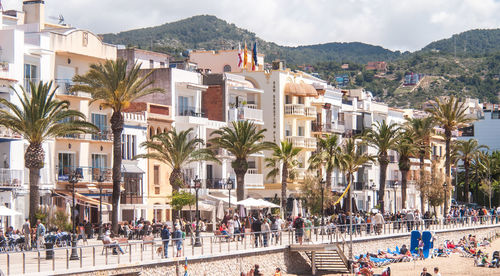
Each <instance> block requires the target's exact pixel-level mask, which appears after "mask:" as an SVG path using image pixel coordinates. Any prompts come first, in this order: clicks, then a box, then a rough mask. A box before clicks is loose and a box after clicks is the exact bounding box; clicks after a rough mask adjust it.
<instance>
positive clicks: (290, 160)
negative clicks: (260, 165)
mask: <svg viewBox="0 0 500 276" xmlns="http://www.w3.org/2000/svg"><path fill="white" fill-rule="evenodd" d="M280 145H281V147H280V146H278V145H276V146H275V147H274V152H273V154H272V156H271V157H268V158H266V163H267V164H266V167H268V168H271V170H270V171H269V173H268V174H267V178H275V177H276V176H277V175H278V174H279V171H280V164H281V165H282V170H281V208H283V214H284V213H285V211H286V186H287V180H288V178H290V179H293V178H294V177H293V176H294V173H293V171H294V169H295V168H296V167H297V166H298V164H299V161H298V160H297V156H298V155H299V153H300V151H301V149H300V148H295V147H294V146H293V143H291V142H289V141H288V140H284V141H282V142H281V144H280ZM290 172H292V173H291V174H290ZM290 175H291V176H292V177H289V176H290Z"/></svg>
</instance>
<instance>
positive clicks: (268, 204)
mask: <svg viewBox="0 0 500 276" xmlns="http://www.w3.org/2000/svg"><path fill="white" fill-rule="evenodd" d="M257 201H258V202H259V204H260V207H261V208H279V207H280V206H279V205H276V204H274V203H272V202H269V201H267V200H263V199H257Z"/></svg>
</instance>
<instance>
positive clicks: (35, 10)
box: [23, 0, 45, 30]
mask: <svg viewBox="0 0 500 276" xmlns="http://www.w3.org/2000/svg"><path fill="white" fill-rule="evenodd" d="M23 11H24V13H25V17H24V24H39V27H38V29H39V30H42V29H44V27H45V1H43V0H30V1H24V2H23Z"/></svg>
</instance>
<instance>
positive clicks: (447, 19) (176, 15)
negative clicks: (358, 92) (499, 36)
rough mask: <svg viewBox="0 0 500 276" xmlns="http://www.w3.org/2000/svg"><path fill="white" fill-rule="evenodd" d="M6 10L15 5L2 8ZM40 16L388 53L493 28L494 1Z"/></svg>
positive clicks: (297, 1) (286, 4)
mask: <svg viewBox="0 0 500 276" xmlns="http://www.w3.org/2000/svg"><path fill="white" fill-rule="evenodd" d="M2 3H3V4H4V7H5V8H6V9H8V8H12V7H16V6H17V7H18V8H20V5H21V4H20V3H21V1H17V0H3V1H2ZM45 3H46V15H47V16H56V17H57V16H58V15H59V14H63V15H64V17H65V19H66V22H67V23H70V24H72V25H74V26H78V27H80V28H87V29H90V30H92V31H94V32H96V33H108V32H119V31H123V30H129V29H133V28H142V27H148V26H155V25H160V24H163V23H166V22H172V21H176V20H179V19H183V18H186V17H189V16H193V15H199V14H212V15H215V16H217V17H219V18H222V19H224V20H226V21H228V22H230V23H234V24H236V25H237V26H239V27H241V28H245V29H248V30H250V31H252V32H254V33H256V34H257V35H258V36H259V37H261V38H263V39H265V40H267V41H273V42H276V43H278V44H282V45H292V46H294V45H304V44H315V43H326V42H348V41H360V42H365V43H371V44H376V45H381V46H383V47H386V48H390V49H393V50H396V49H398V50H417V49H420V48H422V47H423V46H425V45H427V44H428V43H429V42H431V41H434V40H438V39H442V38H446V37H450V36H451V35H452V34H455V33H459V32H463V31H466V30H469V29H475V28H497V27H499V25H500V17H498V14H499V13H500V3H499V2H498V1H495V0H481V1H478V0H463V1H461V0H418V1H415V0H412V1H410V0H349V1H345V0H308V1H302V0H250V1H249V0H247V1H240V0H214V1H206V0H142V1H132V0H86V1H82V0H46V1H45Z"/></svg>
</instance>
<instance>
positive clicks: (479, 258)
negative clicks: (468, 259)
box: [474, 251, 490, 267]
mask: <svg viewBox="0 0 500 276" xmlns="http://www.w3.org/2000/svg"><path fill="white" fill-rule="evenodd" d="M479 252H481V251H479ZM479 252H478V254H477V255H476V257H475V258H474V263H475V264H476V265H477V266H479V267H487V266H488V265H489V264H490V263H489V262H488V254H482V253H479Z"/></svg>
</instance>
